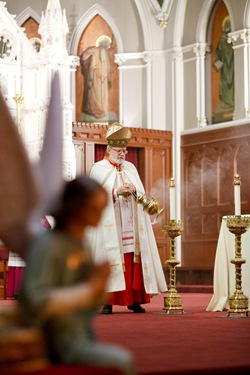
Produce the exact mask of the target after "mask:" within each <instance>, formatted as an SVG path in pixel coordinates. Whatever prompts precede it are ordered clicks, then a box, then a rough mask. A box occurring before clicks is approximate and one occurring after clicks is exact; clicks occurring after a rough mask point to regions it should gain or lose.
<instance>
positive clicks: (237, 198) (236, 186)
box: [234, 174, 241, 215]
mask: <svg viewBox="0 0 250 375" xmlns="http://www.w3.org/2000/svg"><path fill="white" fill-rule="evenodd" d="M240 187H241V180H240V176H239V175H238V174H237V175H235V176H234V210H235V215H241V202H240Z"/></svg>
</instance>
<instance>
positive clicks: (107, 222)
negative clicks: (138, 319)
mask: <svg viewBox="0 0 250 375" xmlns="http://www.w3.org/2000/svg"><path fill="white" fill-rule="evenodd" d="M117 173H118V172H117V170H116V168H115V167H114V166H112V165H111V164H110V163H109V162H108V160H106V159H103V160H101V161H99V162H97V163H95V164H94V165H93V166H92V168H91V171H90V177H91V178H94V179H95V180H97V181H98V182H99V183H100V184H101V185H102V186H103V187H104V188H105V189H106V190H107V192H108V197H109V202H108V205H107V207H106V208H105V210H104V214H103V216H102V220H101V222H100V223H99V226H98V227H97V228H95V229H90V230H89V233H88V237H89V242H90V245H91V248H92V253H93V257H94V260H95V261H96V262H101V261H103V260H104V259H108V261H109V262H110V265H111V277H110V282H109V287H108V291H109V292H115V291H119V290H125V279H124V260H123V254H124V252H126V251H133V252H134V253H135V259H136V258H137V260H140V261H141V263H142V271H143V279H144V286H145V290H146V292H147V293H148V294H157V293H160V292H165V291H166V290H167V285H166V281H165V276H164V273H163V269H162V264H161V261H160V257H159V253H158V248H157V244H156V241H155V237H154V233H153V228H152V224H151V220H150V216H149V215H148V214H147V213H146V212H145V211H144V210H143V206H142V204H138V203H137V202H136V200H135V199H134V198H133V197H130V198H131V199H129V200H128V201H127V202H126V199H125V200H124V199H123V201H122V203H121V197H119V202H118V201H116V202H114V201H113V191H114V189H115V188H116V187H117V184H118V182H119V180H117V178H118V177H117ZM119 178H121V176H120V177H119ZM122 178H123V179H124V182H131V183H132V184H133V185H134V186H135V188H136V191H137V193H138V194H140V195H141V194H145V191H144V187H143V185H142V182H141V180H140V177H139V174H138V172H137V170H136V168H135V166H134V165H133V164H132V163H130V162H128V161H124V163H123V168H122ZM127 203H128V204H127ZM126 204H127V206H126V207H127V208H128V207H129V208H128V209H127V211H126V210H125V209H124V210H123V209H122V210H121V207H122V208H124V207H125V205H126ZM122 211H123V212H122ZM131 213H132V214H133V215H132V218H133V219H131ZM122 238H123V240H122Z"/></svg>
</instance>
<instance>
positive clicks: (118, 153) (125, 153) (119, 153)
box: [111, 148, 128, 155]
mask: <svg viewBox="0 0 250 375" xmlns="http://www.w3.org/2000/svg"><path fill="white" fill-rule="evenodd" d="M111 150H114V151H115V152H116V153H117V155H121V154H124V155H127V153H128V151H127V150H117V149H116V148H112V149H111Z"/></svg>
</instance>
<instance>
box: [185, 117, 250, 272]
mask: <svg viewBox="0 0 250 375" xmlns="http://www.w3.org/2000/svg"><path fill="white" fill-rule="evenodd" d="M181 147H182V150H181V155H182V218H183V221H184V231H183V233H182V236H181V238H182V266H189V267H192V266H199V265H200V266H207V267H211V266H213V265H214V258H215V252H216V246H217V241H218V235H219V230H220V225H221V218H222V216H224V215H233V214H234V188H233V178H234V175H235V174H236V173H238V174H239V175H240V177H241V181H242V187H241V213H242V214H244V213H250V196H249V190H250V174H249V164H250V125H249V124H244V125H238V126H232V127H228V128H221V129H216V130H215V129H210V130H209V131H203V132H197V133H195V134H187V135H183V136H182V139H181Z"/></svg>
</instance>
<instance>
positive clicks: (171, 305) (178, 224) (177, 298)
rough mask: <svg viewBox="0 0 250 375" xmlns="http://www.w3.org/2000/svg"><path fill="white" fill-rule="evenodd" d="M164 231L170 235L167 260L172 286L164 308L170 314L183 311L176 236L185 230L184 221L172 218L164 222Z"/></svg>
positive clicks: (165, 298)
mask: <svg viewBox="0 0 250 375" xmlns="http://www.w3.org/2000/svg"><path fill="white" fill-rule="evenodd" d="M162 231H163V232H164V233H166V234H167V235H168V236H169V237H170V259H169V260H167V261H166V263H167V265H168V266H169V269H170V272H169V278H170V286H169V290H168V292H167V294H166V295H165V297H164V310H166V313H167V314H169V313H171V311H181V312H183V308H182V298H181V295H180V294H178V293H177V290H176V266H177V265H178V264H179V263H180V261H179V260H177V259H176V251H175V250H176V241H175V238H176V237H178V236H180V234H181V232H182V231H183V222H182V221H181V220H179V221H177V220H170V221H169V223H168V224H162Z"/></svg>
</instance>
